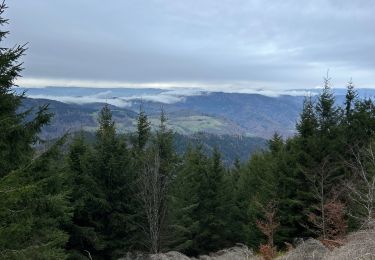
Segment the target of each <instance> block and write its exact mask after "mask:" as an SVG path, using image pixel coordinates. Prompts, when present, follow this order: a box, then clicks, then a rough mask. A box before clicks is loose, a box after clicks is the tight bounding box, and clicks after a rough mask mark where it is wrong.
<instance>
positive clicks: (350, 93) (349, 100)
mask: <svg viewBox="0 0 375 260" xmlns="http://www.w3.org/2000/svg"><path fill="white" fill-rule="evenodd" d="M357 98H358V93H357V91H356V90H355V89H354V84H353V81H352V80H350V81H349V82H348V85H347V91H346V95H345V117H346V120H347V123H348V124H350V121H351V117H352V113H353V110H354V105H355V101H356V99H357Z"/></svg>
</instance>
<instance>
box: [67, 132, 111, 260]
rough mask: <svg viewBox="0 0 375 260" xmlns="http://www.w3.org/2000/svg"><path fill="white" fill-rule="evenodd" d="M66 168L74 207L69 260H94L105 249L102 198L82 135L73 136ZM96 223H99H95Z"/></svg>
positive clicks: (90, 154)
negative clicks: (102, 229)
mask: <svg viewBox="0 0 375 260" xmlns="http://www.w3.org/2000/svg"><path fill="white" fill-rule="evenodd" d="M67 164H68V169H69V177H70V180H71V187H72V188H71V189H72V194H71V199H70V203H71V205H72V207H73V218H72V223H71V224H70V225H69V226H68V228H67V230H68V233H69V242H68V244H67V249H68V252H69V255H70V257H71V258H72V259H86V258H87V257H88V256H89V255H91V256H93V257H96V256H97V255H99V254H100V252H101V251H102V250H103V249H104V248H105V241H104V237H103V236H102V235H101V234H100V233H99V230H98V227H99V226H100V220H97V219H96V217H95V216H96V214H101V208H102V204H103V202H104V201H105V196H104V194H103V191H102V189H101V188H100V186H99V185H98V183H97V182H96V180H95V179H94V176H93V165H94V158H93V152H92V149H91V148H90V147H89V145H88V144H87V143H86V142H85V139H84V136H83V133H80V134H79V135H77V136H75V137H74V139H73V142H72V144H71V145H70V147H69V151H68V157H67ZM98 222H99V223H98Z"/></svg>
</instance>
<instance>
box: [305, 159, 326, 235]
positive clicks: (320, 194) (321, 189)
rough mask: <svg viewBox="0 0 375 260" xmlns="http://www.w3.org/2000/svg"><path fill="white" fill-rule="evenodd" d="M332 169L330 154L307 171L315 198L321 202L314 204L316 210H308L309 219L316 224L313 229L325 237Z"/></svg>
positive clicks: (306, 174)
mask: <svg viewBox="0 0 375 260" xmlns="http://www.w3.org/2000/svg"><path fill="white" fill-rule="evenodd" d="M331 173H332V170H331V168H330V165H329V156H326V157H324V158H323V159H322V160H321V162H320V163H319V164H318V165H317V166H316V167H314V168H313V169H309V170H306V171H305V176H306V178H307V179H308V180H309V181H310V182H311V184H312V185H311V187H312V193H313V196H314V198H315V199H316V200H317V201H318V202H319V203H318V204H317V205H314V206H313V210H314V211H315V212H319V213H318V214H316V213H315V212H311V211H309V212H308V218H309V221H310V222H311V223H312V224H313V225H314V226H315V229H316V230H312V231H313V232H314V233H316V234H317V235H319V236H321V237H322V238H323V239H325V238H326V234H327V232H326V212H325V204H326V201H327V200H328V194H327V184H328V181H329V179H330V177H331Z"/></svg>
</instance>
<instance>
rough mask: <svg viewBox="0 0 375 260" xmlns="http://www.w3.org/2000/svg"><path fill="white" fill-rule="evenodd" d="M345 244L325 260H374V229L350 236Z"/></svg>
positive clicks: (330, 253)
mask: <svg viewBox="0 0 375 260" xmlns="http://www.w3.org/2000/svg"><path fill="white" fill-rule="evenodd" d="M346 240H347V242H346V243H345V244H344V245H343V246H341V247H339V248H336V249H334V250H332V251H331V252H329V253H328V254H327V256H326V258H325V259H327V260H352V259H361V260H375V229H374V230H367V231H359V232H356V233H353V234H350V235H349V236H348V237H347V239H346Z"/></svg>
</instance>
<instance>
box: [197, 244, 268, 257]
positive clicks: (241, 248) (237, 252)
mask: <svg viewBox="0 0 375 260" xmlns="http://www.w3.org/2000/svg"><path fill="white" fill-rule="evenodd" d="M198 259H199V260H258V259H259V260H260V259H262V258H259V257H257V256H255V255H254V253H253V251H252V250H251V249H249V248H248V247H247V246H245V245H237V246H235V247H231V248H228V249H224V250H220V251H217V252H216V253H212V254H210V255H203V256H200V257H199V258H198Z"/></svg>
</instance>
